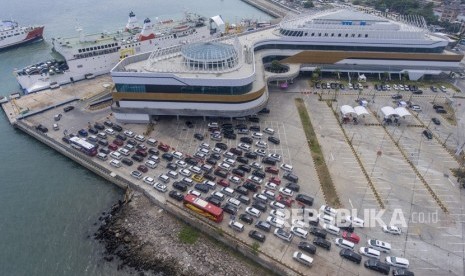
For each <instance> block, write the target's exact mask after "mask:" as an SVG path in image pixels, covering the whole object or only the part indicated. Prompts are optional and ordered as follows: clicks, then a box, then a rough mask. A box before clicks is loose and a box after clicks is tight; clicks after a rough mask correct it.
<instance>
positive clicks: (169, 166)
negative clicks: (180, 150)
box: [166, 163, 178, 171]
mask: <svg viewBox="0 0 465 276" xmlns="http://www.w3.org/2000/svg"><path fill="white" fill-rule="evenodd" d="M166 168H167V169H170V170H172V171H175V170H177V169H178V165H176V164H174V163H168V164H166Z"/></svg>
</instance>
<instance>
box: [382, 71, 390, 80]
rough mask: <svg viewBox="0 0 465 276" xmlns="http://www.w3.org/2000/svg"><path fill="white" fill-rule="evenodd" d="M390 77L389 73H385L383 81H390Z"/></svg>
mask: <svg viewBox="0 0 465 276" xmlns="http://www.w3.org/2000/svg"><path fill="white" fill-rule="evenodd" d="M389 76H390V75H389V72H384V73H383V79H384V81H388V80H389Z"/></svg>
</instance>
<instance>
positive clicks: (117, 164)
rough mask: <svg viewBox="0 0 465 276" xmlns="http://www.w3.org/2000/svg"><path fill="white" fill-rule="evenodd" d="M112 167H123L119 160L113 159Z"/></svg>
mask: <svg viewBox="0 0 465 276" xmlns="http://www.w3.org/2000/svg"><path fill="white" fill-rule="evenodd" d="M110 165H112V166H113V167H116V168H120V167H121V162H119V161H118V160H115V159H112V160H111V161H110Z"/></svg>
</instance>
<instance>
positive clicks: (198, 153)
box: [194, 151, 207, 159]
mask: <svg viewBox="0 0 465 276" xmlns="http://www.w3.org/2000/svg"><path fill="white" fill-rule="evenodd" d="M194 156H195V157H198V158H200V159H205V157H206V156H207V155H206V154H205V153H202V152H200V151H198V152H196V153H195V154H194Z"/></svg>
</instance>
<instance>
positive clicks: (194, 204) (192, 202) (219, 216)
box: [184, 194, 223, 223]
mask: <svg viewBox="0 0 465 276" xmlns="http://www.w3.org/2000/svg"><path fill="white" fill-rule="evenodd" d="M184 206H186V207H187V208H189V209H191V210H192V211H194V212H196V213H198V214H200V215H202V216H204V217H206V218H208V219H210V220H213V221H214V222H218V223H219V222H221V221H223V209H221V208H220V207H216V206H215V205H213V204H211V203H209V202H207V201H205V200H203V199H201V198H199V197H196V196H195V195H191V194H188V195H185V196H184Z"/></svg>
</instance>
